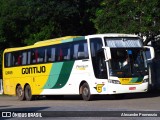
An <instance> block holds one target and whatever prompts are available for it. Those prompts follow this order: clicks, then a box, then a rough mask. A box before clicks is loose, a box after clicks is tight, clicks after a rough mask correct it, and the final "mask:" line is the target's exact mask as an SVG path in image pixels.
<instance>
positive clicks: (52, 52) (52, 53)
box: [46, 46, 56, 62]
mask: <svg viewBox="0 0 160 120" xmlns="http://www.w3.org/2000/svg"><path fill="white" fill-rule="evenodd" d="M46 52H47V62H53V61H55V60H56V59H55V57H56V48H55V47H54V46H50V47H47V51H46Z"/></svg>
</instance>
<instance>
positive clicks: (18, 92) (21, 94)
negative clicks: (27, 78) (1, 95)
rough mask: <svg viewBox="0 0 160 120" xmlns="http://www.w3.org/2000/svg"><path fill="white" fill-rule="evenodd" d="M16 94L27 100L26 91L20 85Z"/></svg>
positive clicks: (19, 98)
mask: <svg viewBox="0 0 160 120" xmlns="http://www.w3.org/2000/svg"><path fill="white" fill-rule="evenodd" d="M16 95H17V97H18V100H20V101H23V100H25V96H24V91H23V89H22V87H21V86H20V85H19V86H18V87H17V88H16Z"/></svg>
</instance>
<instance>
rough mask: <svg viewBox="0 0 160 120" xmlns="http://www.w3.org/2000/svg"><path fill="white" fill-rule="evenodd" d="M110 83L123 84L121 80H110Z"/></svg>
mask: <svg viewBox="0 0 160 120" xmlns="http://www.w3.org/2000/svg"><path fill="white" fill-rule="evenodd" d="M108 82H109V83H113V84H121V83H120V81H119V80H108Z"/></svg>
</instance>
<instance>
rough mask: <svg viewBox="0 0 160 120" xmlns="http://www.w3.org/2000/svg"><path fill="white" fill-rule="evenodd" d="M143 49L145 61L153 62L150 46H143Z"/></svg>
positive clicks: (152, 50)
mask: <svg viewBox="0 0 160 120" xmlns="http://www.w3.org/2000/svg"><path fill="white" fill-rule="evenodd" d="M144 48H145V54H146V58H147V61H151V60H153V59H154V57H155V53H154V48H153V47H150V46H144Z"/></svg>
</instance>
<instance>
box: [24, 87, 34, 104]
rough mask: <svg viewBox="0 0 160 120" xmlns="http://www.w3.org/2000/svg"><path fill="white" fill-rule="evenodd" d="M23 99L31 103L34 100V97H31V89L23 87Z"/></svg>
mask: <svg viewBox="0 0 160 120" xmlns="http://www.w3.org/2000/svg"><path fill="white" fill-rule="evenodd" d="M24 92H25V98H26V100H27V101H31V100H33V99H34V96H33V95H32V91H31V87H30V86H29V85H27V86H26V87H25V91H24Z"/></svg>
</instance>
